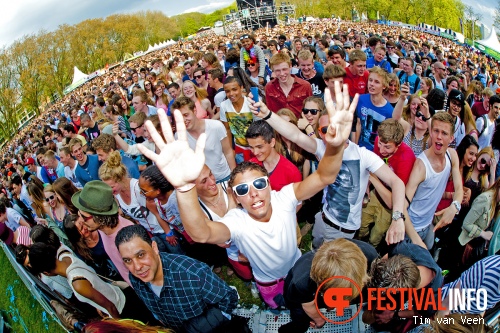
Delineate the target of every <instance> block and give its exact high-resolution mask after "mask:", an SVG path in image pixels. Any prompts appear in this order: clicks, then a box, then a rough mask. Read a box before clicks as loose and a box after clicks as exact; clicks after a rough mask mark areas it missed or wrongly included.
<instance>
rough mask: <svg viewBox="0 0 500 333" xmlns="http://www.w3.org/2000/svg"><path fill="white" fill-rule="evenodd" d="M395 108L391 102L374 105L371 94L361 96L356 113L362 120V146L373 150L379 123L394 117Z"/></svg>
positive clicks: (360, 143) (360, 141)
mask: <svg viewBox="0 0 500 333" xmlns="http://www.w3.org/2000/svg"><path fill="white" fill-rule="evenodd" d="M393 110H394V108H393V107H392V105H391V104H390V103H389V102H387V103H386V104H385V105H384V106H381V107H379V106H375V105H373V103H372V101H371V99H370V94H364V95H361V96H360V97H359V102H358V106H357V107H356V115H357V116H358V119H359V121H360V122H361V136H360V138H359V143H358V144H359V146H360V147H365V148H366V149H368V150H371V151H373V145H374V144H375V138H376V137H377V130H378V125H380V123H381V122H383V121H384V120H386V119H387V118H392V111H393Z"/></svg>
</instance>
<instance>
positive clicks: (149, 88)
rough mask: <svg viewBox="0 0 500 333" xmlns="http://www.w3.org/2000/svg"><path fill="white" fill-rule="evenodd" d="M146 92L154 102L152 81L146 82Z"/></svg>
mask: <svg viewBox="0 0 500 333" xmlns="http://www.w3.org/2000/svg"><path fill="white" fill-rule="evenodd" d="M144 91H146V94H148V96H149V98H151V99H152V100H154V98H155V93H154V91H153V85H152V83H151V82H150V81H144Z"/></svg>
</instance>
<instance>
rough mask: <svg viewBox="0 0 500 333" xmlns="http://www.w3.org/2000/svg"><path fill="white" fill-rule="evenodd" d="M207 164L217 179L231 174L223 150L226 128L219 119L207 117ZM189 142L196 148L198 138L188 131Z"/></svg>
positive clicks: (190, 145)
mask: <svg viewBox="0 0 500 333" xmlns="http://www.w3.org/2000/svg"><path fill="white" fill-rule="evenodd" d="M203 121H204V122H205V134H206V135H207V141H206V143H205V150H204V152H205V164H206V165H208V167H209V168H210V170H212V173H213V175H214V176H215V180H217V181H219V180H221V179H224V178H226V177H227V176H229V175H230V174H231V169H230V168H229V164H228V163H227V160H226V156H225V155H224V152H223V151H222V144H221V141H222V139H224V138H226V137H227V132H226V128H225V127H224V125H222V123H221V122H220V121H218V120H212V119H205V120H203ZM187 138H188V144H189V147H191V149H193V150H195V149H196V139H195V138H193V137H192V136H191V134H189V133H187Z"/></svg>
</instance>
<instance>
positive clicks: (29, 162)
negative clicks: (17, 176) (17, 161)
mask: <svg viewBox="0 0 500 333" xmlns="http://www.w3.org/2000/svg"><path fill="white" fill-rule="evenodd" d="M24 164H25V165H30V164H35V160H34V159H33V158H32V157H28V158H27V159H26V163H24Z"/></svg>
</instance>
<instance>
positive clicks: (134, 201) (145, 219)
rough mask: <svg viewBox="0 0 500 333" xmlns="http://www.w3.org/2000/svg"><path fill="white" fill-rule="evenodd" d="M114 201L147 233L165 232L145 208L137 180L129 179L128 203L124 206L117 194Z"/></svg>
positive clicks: (144, 200)
mask: <svg viewBox="0 0 500 333" xmlns="http://www.w3.org/2000/svg"><path fill="white" fill-rule="evenodd" d="M115 197H116V200H118V204H119V205H120V208H121V209H122V210H123V211H124V212H125V213H126V214H127V215H128V216H130V217H132V218H133V219H134V220H136V221H137V222H139V223H140V224H141V225H142V226H143V227H144V228H146V230H147V231H149V232H151V233H152V234H163V233H165V231H164V230H163V228H162V227H161V225H160V223H158V220H157V219H156V216H154V215H153V214H152V213H151V212H150V211H149V210H148V209H147V208H146V198H145V197H143V196H142V195H141V189H140V188H139V180H138V179H134V178H131V179H130V203H129V204H126V203H125V202H124V201H123V199H122V197H121V196H120V195H119V194H117V195H115Z"/></svg>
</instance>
